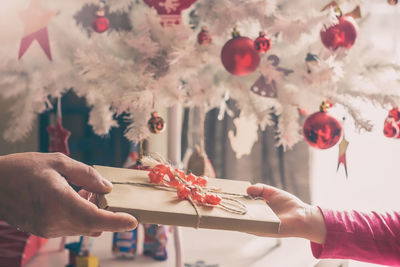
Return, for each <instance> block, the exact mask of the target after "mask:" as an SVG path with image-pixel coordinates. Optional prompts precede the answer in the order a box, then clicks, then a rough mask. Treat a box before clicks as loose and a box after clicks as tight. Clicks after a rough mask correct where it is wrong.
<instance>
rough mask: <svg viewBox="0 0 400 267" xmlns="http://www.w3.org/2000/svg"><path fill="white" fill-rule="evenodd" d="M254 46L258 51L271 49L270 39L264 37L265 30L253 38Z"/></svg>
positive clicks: (264, 51)
mask: <svg viewBox="0 0 400 267" xmlns="http://www.w3.org/2000/svg"><path fill="white" fill-rule="evenodd" d="M254 47H255V49H256V50H257V51H258V52H260V53H266V52H268V51H269V50H270V49H271V39H269V38H267V37H265V32H260V35H259V36H258V37H257V38H256V39H255V40H254Z"/></svg>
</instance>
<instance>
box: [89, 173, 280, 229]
mask: <svg viewBox="0 0 400 267" xmlns="http://www.w3.org/2000/svg"><path fill="white" fill-rule="evenodd" d="M95 168H96V169H97V171H99V173H100V174H101V175H103V176H104V177H105V178H107V179H108V180H110V181H111V182H112V183H113V184H114V187H113V190H112V192H111V193H109V194H106V195H99V196H98V205H99V207H100V208H104V209H107V210H110V211H114V212H127V213H129V214H131V215H133V216H135V217H136V218H137V219H138V221H139V222H141V223H150V224H163V225H174V226H185V227H195V228H208V229H220V230H232V231H240V232H258V233H266V234H268V233H278V231H279V225H280V221H279V218H278V217H277V216H276V214H275V213H274V212H273V211H272V209H271V208H270V207H269V206H268V205H267V203H266V202H265V201H264V200H263V199H259V198H258V199H254V198H250V197H248V196H247V194H246V189H247V187H248V186H249V185H250V183H249V182H245V181H234V180H227V179H209V180H208V184H207V188H213V189H214V190H215V191H216V192H219V193H218V195H220V196H222V197H223V198H224V197H225V196H227V198H229V199H235V201H237V202H239V204H240V205H243V206H244V207H245V208H246V212H245V214H237V213H236V212H234V211H235V208H234V207H233V212H232V210H226V209H224V208H222V207H221V206H219V205H216V206H212V207H210V206H204V205H201V204H198V203H195V202H191V201H188V200H180V199H179V198H178V196H177V193H176V190H175V191H174V190H166V189H168V188H162V187H161V188H160V187H157V186H154V184H151V183H150V180H149V176H148V174H149V171H142V170H130V169H120V168H112V167H104V166H95ZM234 203H235V202H234Z"/></svg>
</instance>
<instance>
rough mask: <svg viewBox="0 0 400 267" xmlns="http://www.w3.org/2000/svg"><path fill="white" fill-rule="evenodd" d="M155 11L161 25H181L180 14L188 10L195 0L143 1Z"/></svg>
mask: <svg viewBox="0 0 400 267" xmlns="http://www.w3.org/2000/svg"><path fill="white" fill-rule="evenodd" d="M143 1H144V2H145V3H146V4H147V5H149V6H150V7H153V8H155V9H156V10H157V13H158V15H159V16H160V18H161V25H163V26H173V25H180V24H181V23H182V17H181V12H182V10H184V9H187V8H189V7H190V6H191V5H192V4H193V3H194V2H196V0H143Z"/></svg>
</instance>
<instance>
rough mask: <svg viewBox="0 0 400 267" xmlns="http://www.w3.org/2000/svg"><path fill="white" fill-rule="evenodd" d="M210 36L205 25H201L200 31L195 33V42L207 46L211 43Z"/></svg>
mask: <svg viewBox="0 0 400 267" xmlns="http://www.w3.org/2000/svg"><path fill="white" fill-rule="evenodd" d="M211 41H212V37H211V35H210V33H209V32H208V30H207V27H205V26H203V27H201V32H199V34H198V35H197V43H198V44H199V45H203V46H207V45H209V44H211Z"/></svg>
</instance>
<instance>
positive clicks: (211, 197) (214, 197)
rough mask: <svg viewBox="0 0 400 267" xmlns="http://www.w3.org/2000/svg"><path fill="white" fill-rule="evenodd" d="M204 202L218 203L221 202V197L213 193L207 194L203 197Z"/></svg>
mask: <svg viewBox="0 0 400 267" xmlns="http://www.w3.org/2000/svg"><path fill="white" fill-rule="evenodd" d="M205 202H206V203H207V204H210V205H218V204H219V203H221V197H220V196H218V195H215V194H207V195H206V197H205Z"/></svg>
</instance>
